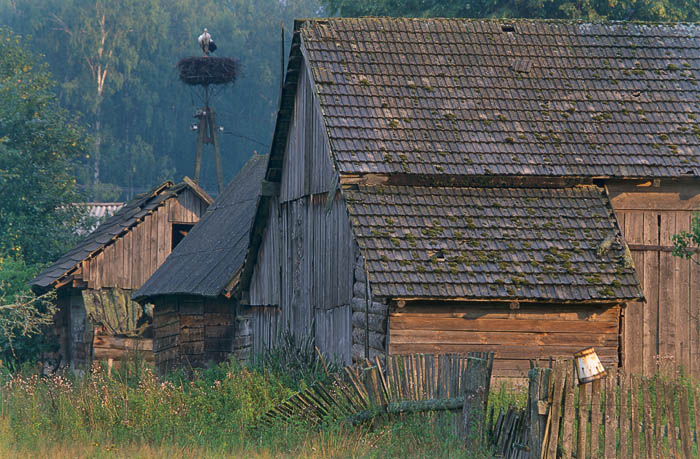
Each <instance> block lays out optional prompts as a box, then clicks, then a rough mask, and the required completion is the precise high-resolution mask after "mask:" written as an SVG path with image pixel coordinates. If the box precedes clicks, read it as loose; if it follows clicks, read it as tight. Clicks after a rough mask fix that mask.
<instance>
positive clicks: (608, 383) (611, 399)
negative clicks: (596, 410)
mask: <svg viewBox="0 0 700 459" xmlns="http://www.w3.org/2000/svg"><path fill="white" fill-rule="evenodd" d="M607 370H608V374H607V376H606V378H605V449H604V456H603V457H616V455H617V448H616V444H617V438H616V437H617V418H618V412H617V405H616V404H615V395H616V392H617V368H616V367H612V368H608V369H607ZM551 457H554V456H551Z"/></svg>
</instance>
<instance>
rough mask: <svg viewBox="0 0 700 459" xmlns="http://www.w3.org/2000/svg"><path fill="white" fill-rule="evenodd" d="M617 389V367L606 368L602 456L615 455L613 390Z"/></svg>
mask: <svg viewBox="0 0 700 459" xmlns="http://www.w3.org/2000/svg"><path fill="white" fill-rule="evenodd" d="M616 391H617V368H615V367H612V368H610V369H608V375H607V376H606V377H605V449H604V454H605V456H604V457H610V458H612V457H615V454H616V448H615V444H616V442H617V438H616V433H617V423H616V422H615V421H616V420H617V410H616V406H615V392H616Z"/></svg>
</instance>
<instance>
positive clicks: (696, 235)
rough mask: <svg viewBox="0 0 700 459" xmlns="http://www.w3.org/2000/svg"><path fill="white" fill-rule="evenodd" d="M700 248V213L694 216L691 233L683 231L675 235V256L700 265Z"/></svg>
mask: <svg viewBox="0 0 700 459" xmlns="http://www.w3.org/2000/svg"><path fill="white" fill-rule="evenodd" d="M699 247H700V212H696V213H694V214H693V217H692V219H691V221H690V231H685V230H683V231H681V232H680V233H678V234H674V235H673V255H675V256H677V257H681V258H685V259H686V260H691V261H692V262H693V263H697V264H700V260H699V259H698V248H699Z"/></svg>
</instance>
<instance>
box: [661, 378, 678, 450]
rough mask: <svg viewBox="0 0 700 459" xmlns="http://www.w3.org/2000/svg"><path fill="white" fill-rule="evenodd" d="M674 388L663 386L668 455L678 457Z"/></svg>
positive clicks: (668, 385)
mask: <svg viewBox="0 0 700 459" xmlns="http://www.w3.org/2000/svg"><path fill="white" fill-rule="evenodd" d="M674 389H675V388H674V387H673V385H672V384H670V383H666V384H664V395H665V396H666V403H665V407H666V410H665V411H666V422H667V425H668V444H669V454H670V455H671V456H672V457H678V434H677V433H676V409H675V394H674Z"/></svg>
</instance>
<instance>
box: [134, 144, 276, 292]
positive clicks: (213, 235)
mask: <svg viewBox="0 0 700 459" xmlns="http://www.w3.org/2000/svg"><path fill="white" fill-rule="evenodd" d="M267 158H268V156H267V155H254V156H253V157H251V158H250V159H249V160H248V162H247V163H246V164H245V166H243V168H242V169H241V170H240V171H239V172H238V174H237V175H236V177H234V179H233V180H232V181H231V183H229V184H228V186H227V187H226V189H225V190H224V191H223V192H222V193H221V195H219V197H218V198H217V199H216V200H215V201H214V203H212V205H211V206H209V208H208V209H207V211H206V213H205V214H204V215H203V216H202V218H201V219H200V220H199V222H198V223H197V224H196V225H195V226H194V227H193V228H192V230H191V231H190V233H189V234H188V235H187V237H186V238H184V239H183V240H182V242H180V243H179V244H178V245H177V247H175V249H174V250H173V252H172V253H171V254H170V255H168V258H166V260H165V262H164V263H163V264H162V265H161V266H160V267H159V268H158V269H157V270H156V272H155V273H153V276H151V277H150V278H149V279H148V280H147V281H146V283H145V284H144V285H143V286H142V287H141V288H140V289H139V290H138V291H137V292H136V293H135V294H134V299H139V300H140V299H143V298H147V297H153V296H156V295H174V294H188V295H201V296H209V297H215V296H218V295H219V294H221V293H222V292H223V290H224V289H225V288H226V286H227V285H228V284H229V282H230V281H231V280H232V279H233V277H234V276H235V275H236V273H237V272H238V270H239V269H240V268H241V266H242V265H243V261H244V258H245V254H246V250H247V248H248V240H249V238H250V230H251V227H252V224H253V217H254V216H255V212H256V206H257V202H258V197H259V196H260V191H261V184H262V180H263V177H264V175H265V170H266V168H267Z"/></svg>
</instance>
